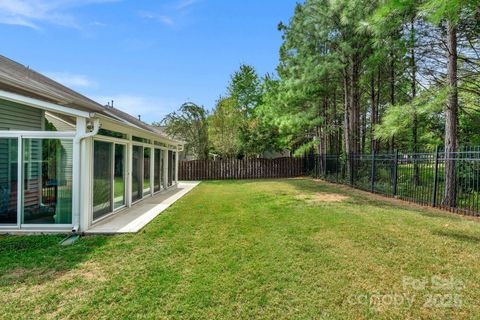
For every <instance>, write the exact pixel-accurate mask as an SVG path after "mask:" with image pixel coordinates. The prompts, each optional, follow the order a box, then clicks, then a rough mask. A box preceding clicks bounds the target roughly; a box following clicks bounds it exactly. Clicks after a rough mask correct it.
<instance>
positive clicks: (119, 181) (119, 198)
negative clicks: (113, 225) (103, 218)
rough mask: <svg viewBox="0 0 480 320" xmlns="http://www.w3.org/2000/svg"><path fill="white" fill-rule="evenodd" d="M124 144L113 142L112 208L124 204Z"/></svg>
mask: <svg viewBox="0 0 480 320" xmlns="http://www.w3.org/2000/svg"><path fill="white" fill-rule="evenodd" d="M125 149H126V147H125V145H123V144H115V169H114V188H113V189H114V194H115V195H114V201H113V204H114V209H118V208H121V207H123V206H125Z"/></svg>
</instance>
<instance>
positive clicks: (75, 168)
mask: <svg viewBox="0 0 480 320" xmlns="http://www.w3.org/2000/svg"><path fill="white" fill-rule="evenodd" d="M76 129H77V134H76V135H77V136H82V135H84V134H86V132H87V119H85V118H82V117H77V128H76ZM80 142H81V141H80V139H73V160H72V224H73V226H74V228H75V227H78V228H79V226H80V190H81V187H80V177H81V174H80V170H81V168H80V163H81V159H80V156H81V150H80ZM74 231H79V230H74Z"/></svg>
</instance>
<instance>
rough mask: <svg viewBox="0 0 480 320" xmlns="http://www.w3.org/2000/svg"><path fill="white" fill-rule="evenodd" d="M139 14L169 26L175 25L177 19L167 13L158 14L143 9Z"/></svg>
mask: <svg viewBox="0 0 480 320" xmlns="http://www.w3.org/2000/svg"><path fill="white" fill-rule="evenodd" d="M139 15H140V17H142V18H144V19H150V20H155V21H157V22H160V23H162V24H164V25H166V26H169V27H173V26H174V25H175V21H173V18H172V17H170V16H167V15H163V14H156V13H153V12H148V11H142V12H140V13H139Z"/></svg>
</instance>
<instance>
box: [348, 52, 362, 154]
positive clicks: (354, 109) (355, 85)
mask: <svg viewBox="0 0 480 320" xmlns="http://www.w3.org/2000/svg"><path fill="white" fill-rule="evenodd" d="M350 67H351V73H350V110H351V112H350V137H351V138H350V139H351V142H350V143H351V149H352V150H351V151H352V152H353V153H357V154H358V153H360V87H359V58H358V54H357V53H354V54H353V55H352V59H351V66H350Z"/></svg>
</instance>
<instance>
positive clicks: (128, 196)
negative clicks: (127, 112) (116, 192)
mask: <svg viewBox="0 0 480 320" xmlns="http://www.w3.org/2000/svg"><path fill="white" fill-rule="evenodd" d="M130 140H131V137H130ZM126 152H127V154H126V157H127V159H126V160H127V163H126V165H127V181H126V183H127V185H126V193H127V194H126V199H125V200H126V205H127V207H131V206H132V180H133V179H132V172H133V144H132V142H129V143H128V144H127V151H126Z"/></svg>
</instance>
